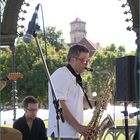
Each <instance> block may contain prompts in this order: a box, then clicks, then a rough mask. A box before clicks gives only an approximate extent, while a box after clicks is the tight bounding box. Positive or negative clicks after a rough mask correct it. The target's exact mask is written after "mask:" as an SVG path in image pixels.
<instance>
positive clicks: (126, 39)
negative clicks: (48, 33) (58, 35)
mask: <svg viewBox="0 0 140 140" xmlns="http://www.w3.org/2000/svg"><path fill="white" fill-rule="evenodd" d="M26 1H27V2H29V3H30V7H28V8H27V7H25V8H26V10H27V11H28V12H27V14H24V17H25V22H24V23H23V24H24V25H25V27H26V28H27V25H28V23H29V21H30V20H31V17H32V14H33V12H34V9H35V7H36V5H37V4H38V3H40V4H41V5H42V8H43V13H44V19H45V26H56V29H57V30H62V32H63V38H64V39H65V41H66V42H70V22H72V21H74V20H75V19H76V18H77V17H79V18H80V19H81V20H82V21H84V22H86V31H87V38H88V39H89V40H91V41H92V42H94V43H100V45H101V46H102V47H105V46H107V45H110V44H112V43H114V44H115V45H116V46H120V45H125V46H126V50H127V51H130V50H135V49H136V44H135V39H136V35H135V32H133V31H127V30H126V28H127V27H128V26H130V27H131V26H132V22H126V21H125V19H126V18H131V14H127V15H125V14H124V11H127V10H129V6H126V7H125V8H122V7H121V5H122V4H125V0H122V1H121V0H26ZM23 9H24V8H23ZM40 13H41V9H40V10H39V13H38V14H39V21H42V18H41V16H40ZM40 26H42V25H41V24H40Z"/></svg>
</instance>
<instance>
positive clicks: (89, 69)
mask: <svg viewBox="0 0 140 140" xmlns="http://www.w3.org/2000/svg"><path fill="white" fill-rule="evenodd" d="M85 69H86V70H87V71H90V72H93V73H99V72H98V71H96V70H95V69H93V68H88V67H85Z"/></svg>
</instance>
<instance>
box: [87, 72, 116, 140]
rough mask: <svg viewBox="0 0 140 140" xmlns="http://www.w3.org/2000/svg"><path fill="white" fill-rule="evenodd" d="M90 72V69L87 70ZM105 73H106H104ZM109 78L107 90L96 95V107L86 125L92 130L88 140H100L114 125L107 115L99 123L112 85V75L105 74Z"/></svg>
mask: <svg viewBox="0 0 140 140" xmlns="http://www.w3.org/2000/svg"><path fill="white" fill-rule="evenodd" d="M87 70H90V71H91V70H92V69H87ZM105 72H106V71H105ZM107 74H108V76H109V81H108V83H107V88H106V89H105V90H104V91H103V92H101V93H100V94H98V96H97V100H96V107H95V110H94V111H93V116H92V118H91V120H90V122H89V124H88V126H90V127H91V128H92V135H91V137H90V138H89V140H90V139H91V140H101V139H103V137H104V134H105V132H106V131H107V130H108V129H109V128H110V127H112V126H113V125H114V122H113V120H112V118H111V116H110V115H108V116H107V117H106V118H105V119H104V120H103V121H102V123H100V122H101V118H102V115H103V111H104V110H105V109H106V107H107V104H108V102H109V100H110V99H111V95H110V94H108V91H109V90H111V83H112V75H111V73H109V72H107Z"/></svg>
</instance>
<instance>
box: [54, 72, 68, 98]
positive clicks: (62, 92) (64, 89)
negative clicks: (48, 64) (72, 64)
mask: <svg viewBox="0 0 140 140" xmlns="http://www.w3.org/2000/svg"><path fill="white" fill-rule="evenodd" d="M69 82H70V80H69V77H68V74H67V73H66V71H57V72H55V73H54V74H53V75H52V83H53V86H54V91H55V94H56V97H57V99H59V100H66V99H67V93H68V87H69V86H68V85H69Z"/></svg>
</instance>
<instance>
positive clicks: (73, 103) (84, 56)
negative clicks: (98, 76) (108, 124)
mask: <svg viewBox="0 0 140 140" xmlns="http://www.w3.org/2000/svg"><path fill="white" fill-rule="evenodd" d="M67 60H68V64H67V65H66V66H63V67H61V68H58V69H57V70H56V71H55V72H54V73H53V74H52V75H51V80H52V83H53V86H54V90H55V94H56V97H57V99H58V101H59V104H60V106H61V107H62V115H63V117H64V122H63V121H59V126H60V129H59V130H60V132H59V133H58V125H57V119H56V111H55V107H54V104H53V96H52V89H51V86H50V85H49V88H48V93H49V118H48V129H47V134H48V136H51V138H52V140H56V139H58V138H59V137H60V138H61V139H62V140H78V139H79V138H80V135H82V136H84V138H88V137H90V135H91V127H90V126H84V125H83V110H84V107H86V108H87V105H88V104H89V102H87V98H85V96H84V92H83V90H82V87H81V86H82V79H81V76H80V74H81V73H83V72H84V71H85V68H86V67H87V65H88V64H89V61H90V57H89V50H88V49H87V48H86V47H84V46H82V45H80V44H76V45H74V46H72V47H71V48H70V49H69V52H68V55H67ZM93 104H94V101H93V102H90V106H91V105H93ZM84 105H85V106H84Z"/></svg>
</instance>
